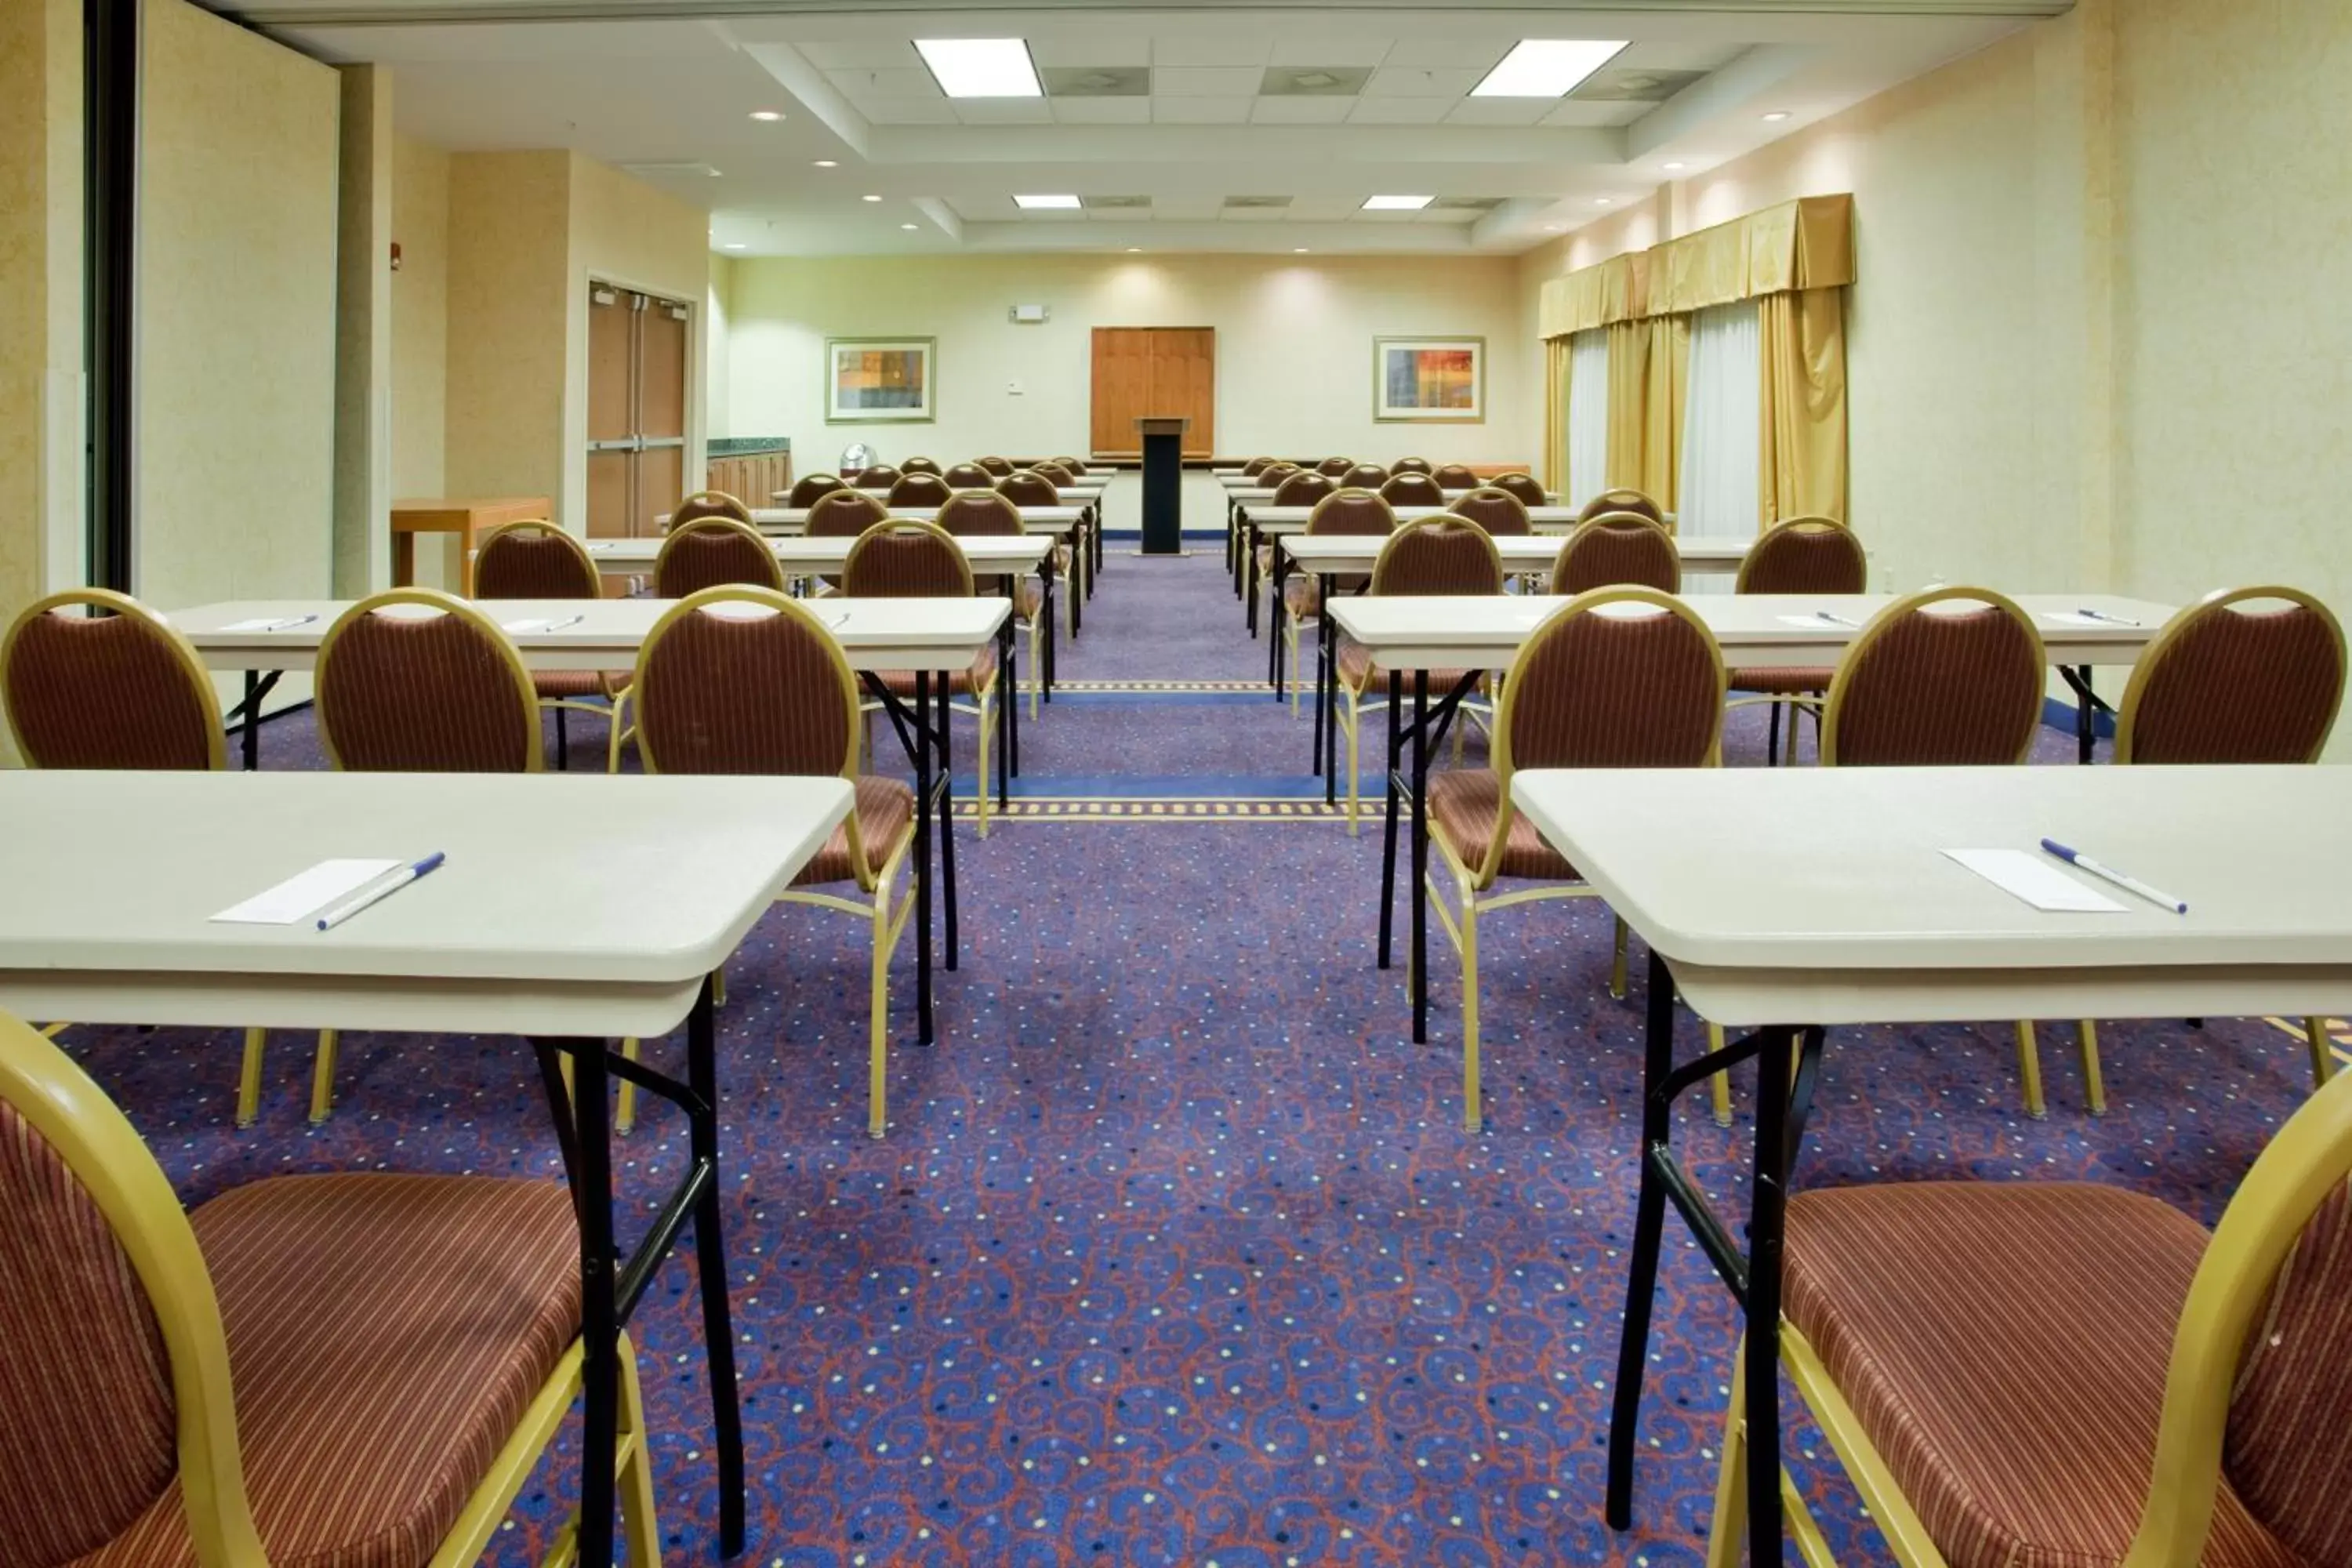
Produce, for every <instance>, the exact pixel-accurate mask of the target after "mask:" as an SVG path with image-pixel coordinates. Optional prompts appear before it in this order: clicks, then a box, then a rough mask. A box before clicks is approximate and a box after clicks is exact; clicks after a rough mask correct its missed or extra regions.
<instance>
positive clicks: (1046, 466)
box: [1029, 460, 1078, 489]
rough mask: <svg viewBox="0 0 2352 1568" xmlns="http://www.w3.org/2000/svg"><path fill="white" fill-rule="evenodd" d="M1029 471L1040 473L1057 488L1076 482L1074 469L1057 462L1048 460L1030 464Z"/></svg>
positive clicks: (1076, 477)
mask: <svg viewBox="0 0 2352 1568" xmlns="http://www.w3.org/2000/svg"><path fill="white" fill-rule="evenodd" d="M1029 471H1030V472H1031V473H1033V474H1037V475H1041V476H1043V477H1044V478H1045V479H1048V480H1050V481H1051V482H1052V483H1053V485H1054V486H1055V488H1056V489H1059V488H1060V487H1061V486H1063V485H1074V484H1076V483H1077V482H1078V476H1077V474H1076V472H1075V471H1073V470H1072V469H1069V468H1064V467H1063V466H1062V465H1061V464H1059V463H1056V462H1053V461H1050V460H1049V461H1046V462H1043V463H1032V464H1030V465H1029Z"/></svg>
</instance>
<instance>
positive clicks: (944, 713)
mask: <svg viewBox="0 0 2352 1568" xmlns="http://www.w3.org/2000/svg"><path fill="white" fill-rule="evenodd" d="M939 682H940V694H939V712H940V895H941V896H942V898H943V899H944V900H945V901H946V904H947V917H948V933H947V935H948V946H947V954H948V967H949V968H950V969H953V968H954V967H955V966H956V949H957V946H958V945H959V944H958V942H957V938H956V886H955V752H954V739H955V737H954V731H951V730H950V728H949V726H948V711H949V710H948V694H949V690H950V688H951V687H952V686H953V685H954V682H953V680H952V679H950V677H949V674H948V672H947V671H946V670H944V669H943V670H941V671H940V673H939ZM979 783H980V787H981V788H982V789H986V788H987V787H988V781H987V780H986V779H982V780H980V781H979ZM924 804H925V805H929V802H925V803H924Z"/></svg>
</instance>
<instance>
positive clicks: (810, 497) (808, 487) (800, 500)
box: [784, 474, 849, 507]
mask: <svg viewBox="0 0 2352 1568" xmlns="http://www.w3.org/2000/svg"><path fill="white" fill-rule="evenodd" d="M845 489H849V481H848V480H847V479H843V478H842V477H841V476H840V475H839V474H810V475H808V476H806V477H805V478H803V479H797V480H794V481H793V489H792V493H791V494H790V495H788V496H786V497H785V498H784V504H785V505H786V506H793V507H809V506H814V505H816V501H817V498H818V497H819V496H829V495H831V494H833V493H834V492H835V491H836V490H845Z"/></svg>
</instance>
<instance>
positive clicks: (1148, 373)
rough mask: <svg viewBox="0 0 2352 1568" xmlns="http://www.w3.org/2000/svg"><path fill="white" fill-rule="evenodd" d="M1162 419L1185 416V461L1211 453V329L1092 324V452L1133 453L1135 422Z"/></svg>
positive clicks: (1214, 433) (1214, 342) (1214, 338)
mask: <svg viewBox="0 0 2352 1568" xmlns="http://www.w3.org/2000/svg"><path fill="white" fill-rule="evenodd" d="M1162 415H1182V416H1189V417H1190V418H1191V419H1192V428H1191V429H1190V430H1188V431H1186V432H1185V434H1184V455H1185V456H1186V457H1188V458H1205V457H1207V456H1208V455H1209V454H1210V453H1211V452H1213V451H1214V450H1215V449H1216V444H1217V330H1216V329H1215V328H1214V327H1097V328H1096V329H1095V375H1094V418H1093V426H1094V450H1095V451H1096V452H1097V454H1100V455H1102V456H1105V457H1111V456H1119V455H1129V456H1131V455H1133V454H1135V453H1137V452H1139V451H1141V450H1142V446H1141V443H1140V441H1139V439H1138V438H1137V437H1136V434H1135V422H1136V421H1137V420H1138V419H1141V418H1146V417H1158V416H1162Z"/></svg>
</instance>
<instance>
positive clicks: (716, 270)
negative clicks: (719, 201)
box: [702, 251, 760, 436]
mask: <svg viewBox="0 0 2352 1568" xmlns="http://www.w3.org/2000/svg"><path fill="white" fill-rule="evenodd" d="M734 314H735V258H733V257H731V256H721V255H719V253H718V252H717V251H713V252H711V254H710V286H709V289H707V290H706V291H705V298H704V314H703V332H702V336H703V351H704V352H703V361H702V372H703V374H702V423H703V427H704V428H705V429H706V430H708V431H709V433H710V434H711V435H714V436H719V435H731V434H733V433H734V431H735V426H733V424H732V423H730V420H729V416H728V407H729V403H728V399H729V398H730V396H731V395H733V388H732V387H731V386H730V384H729V383H730V379H731V378H732V376H733V375H734V365H735V362H734V359H733V356H732V355H731V354H730V353H729V352H728V342H729V334H730V331H732V328H731V327H730V325H729V323H730V321H732V320H733V318H734ZM759 433H760V432H751V434H759Z"/></svg>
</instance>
